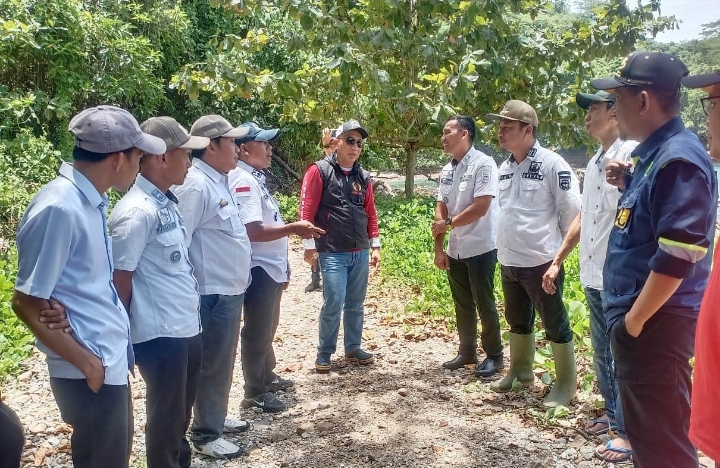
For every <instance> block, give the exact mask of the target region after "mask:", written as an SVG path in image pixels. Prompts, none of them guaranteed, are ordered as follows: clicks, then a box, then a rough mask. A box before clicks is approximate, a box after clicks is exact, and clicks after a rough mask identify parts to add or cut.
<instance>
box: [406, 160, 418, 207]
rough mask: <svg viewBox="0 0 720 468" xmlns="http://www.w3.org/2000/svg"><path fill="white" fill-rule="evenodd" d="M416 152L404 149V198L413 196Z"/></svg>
mask: <svg viewBox="0 0 720 468" xmlns="http://www.w3.org/2000/svg"><path fill="white" fill-rule="evenodd" d="M416 156H417V151H415V149H414V148H405V198H413V197H414V196H415V159H416Z"/></svg>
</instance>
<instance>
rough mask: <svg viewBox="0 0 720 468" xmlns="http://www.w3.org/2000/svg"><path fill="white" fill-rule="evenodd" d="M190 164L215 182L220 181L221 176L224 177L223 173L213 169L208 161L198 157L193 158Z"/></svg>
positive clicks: (221, 179)
mask: <svg viewBox="0 0 720 468" xmlns="http://www.w3.org/2000/svg"><path fill="white" fill-rule="evenodd" d="M192 164H193V166H195V167H197V168H198V169H200V170H201V171H203V172H204V173H205V175H206V176H208V177H210V178H211V179H212V180H214V181H215V182H217V183H222V181H223V177H226V176H225V175H223V174H220V173H219V172H218V171H216V170H215V169H213V168H212V167H211V166H210V165H209V164H208V163H206V162H205V161H203V160H202V159H200V158H193V162H192Z"/></svg>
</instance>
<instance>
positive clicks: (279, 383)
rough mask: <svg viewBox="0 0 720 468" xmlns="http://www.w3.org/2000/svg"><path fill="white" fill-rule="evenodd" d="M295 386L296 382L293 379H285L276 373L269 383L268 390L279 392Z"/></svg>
mask: <svg viewBox="0 0 720 468" xmlns="http://www.w3.org/2000/svg"><path fill="white" fill-rule="evenodd" d="M294 386H295V382H293V381H292V380H290V379H283V378H282V377H279V376H277V375H276V376H275V378H274V379H272V380H271V381H270V382H269V383H268V384H267V390H268V392H277V391H280V390H287V389H288V388H292V387H294Z"/></svg>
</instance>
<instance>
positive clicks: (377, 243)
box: [370, 237, 380, 249]
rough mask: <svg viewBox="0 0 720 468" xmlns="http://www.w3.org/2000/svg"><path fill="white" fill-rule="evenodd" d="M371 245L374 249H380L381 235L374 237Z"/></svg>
mask: <svg viewBox="0 0 720 468" xmlns="http://www.w3.org/2000/svg"><path fill="white" fill-rule="evenodd" d="M370 247H372V248H373V249H379V248H380V238H379V237H373V238H372V239H370Z"/></svg>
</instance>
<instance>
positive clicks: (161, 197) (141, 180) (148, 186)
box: [135, 174, 178, 205]
mask: <svg viewBox="0 0 720 468" xmlns="http://www.w3.org/2000/svg"><path fill="white" fill-rule="evenodd" d="M135 185H137V187H138V188H139V189H140V190H142V191H143V192H145V193H147V194H148V195H150V196H151V197H153V198H154V199H155V201H156V202H158V203H159V204H161V205H167V204H168V200H169V201H171V202H173V203H175V204H177V203H178V199H177V197H175V194H173V193H172V192H171V191H170V190H168V191H167V192H165V193H164V194H163V193H162V192H161V191H160V189H159V188H157V187H156V186H155V184H153V183H152V182H150V181H149V180H147V179H146V178H145V177H144V176H143V175H142V174H138V176H137V178H136V179H135Z"/></svg>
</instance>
